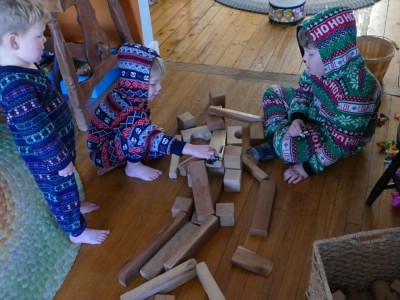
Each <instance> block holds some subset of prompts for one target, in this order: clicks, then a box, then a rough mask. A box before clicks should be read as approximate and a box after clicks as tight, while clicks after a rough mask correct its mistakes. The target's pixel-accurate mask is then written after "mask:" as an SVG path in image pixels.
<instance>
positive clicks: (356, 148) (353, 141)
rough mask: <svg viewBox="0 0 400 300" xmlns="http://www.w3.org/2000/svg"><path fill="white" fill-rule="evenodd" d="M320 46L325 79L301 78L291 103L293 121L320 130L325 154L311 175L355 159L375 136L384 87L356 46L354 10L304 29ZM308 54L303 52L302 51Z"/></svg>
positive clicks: (310, 165) (317, 19)
mask: <svg viewBox="0 0 400 300" xmlns="http://www.w3.org/2000/svg"><path fill="white" fill-rule="evenodd" d="M300 27H303V28H305V29H306V30H307V31H308V32H309V33H310V34H311V37H312V39H313V41H314V43H315V44H316V46H317V48H318V50H319V52H320V55H321V58H322V62H323V64H324V70H325V76H323V77H318V76H314V75H310V74H309V73H308V72H307V70H305V71H304V73H303V74H302V76H301V77H300V81H299V87H298V88H297V89H296V91H295V96H294V99H293V101H292V102H291V106H290V111H289V118H290V120H295V119H303V120H305V121H306V122H307V121H308V122H311V123H314V124H316V125H317V126H318V129H319V132H320V133H321V134H322V138H323V141H324V142H323V145H322V148H321V149H320V150H319V151H317V152H316V154H314V155H313V156H312V157H311V158H310V160H309V161H306V162H304V163H303V167H304V169H305V171H306V172H307V173H308V174H309V175H311V174H314V173H319V172H322V171H323V170H324V168H325V167H326V166H329V165H331V164H333V163H334V162H336V161H337V160H338V159H339V158H341V157H346V156H349V155H353V154H355V153H358V152H360V151H361V149H362V147H363V146H364V145H365V144H366V143H367V142H368V141H370V140H371V137H372V135H373V134H374V132H375V127H376V122H377V111H378V108H379V105H380V99H381V87H380V85H379V83H378V81H377V80H376V79H375V77H374V75H373V74H372V73H371V72H370V71H369V70H368V69H367V68H366V67H365V65H364V59H363V58H362V56H361V54H360V52H359V50H358V48H357V45H356V35H357V29H356V23H355V18H354V15H353V13H352V11H351V10H350V9H348V8H342V7H334V8H331V9H327V10H324V11H322V12H320V13H318V14H316V15H315V16H313V17H312V18H310V19H308V20H306V21H305V22H304V23H302V24H301V25H299V27H298V28H297V30H299V29H300ZM300 51H301V53H302V54H303V49H302V48H301V47H300Z"/></svg>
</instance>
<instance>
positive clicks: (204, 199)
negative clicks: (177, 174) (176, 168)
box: [189, 160, 215, 222]
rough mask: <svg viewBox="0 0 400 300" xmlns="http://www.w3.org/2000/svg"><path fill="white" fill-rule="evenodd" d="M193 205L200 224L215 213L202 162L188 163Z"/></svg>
mask: <svg viewBox="0 0 400 300" xmlns="http://www.w3.org/2000/svg"><path fill="white" fill-rule="evenodd" d="M189 174H190V177H191V183H192V191H193V199H194V205H195V208H196V212H197V218H198V219H199V221H200V222H202V221H204V220H206V219H207V218H208V216H209V215H213V214H214V213H215V207H214V204H213V201H212V197H211V191H210V184H209V182H208V175H207V169H206V165H205V163H204V161H203V160H199V161H194V162H190V163H189Z"/></svg>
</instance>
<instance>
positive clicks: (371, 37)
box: [357, 35, 398, 62]
mask: <svg viewBox="0 0 400 300" xmlns="http://www.w3.org/2000/svg"><path fill="white" fill-rule="evenodd" d="M363 40H373V41H379V42H383V43H385V44H386V45H388V46H389V47H390V48H392V52H391V53H390V54H388V55H386V56H383V57H378V58H364V60H365V61H366V62H380V61H387V60H391V59H392V58H393V57H395V56H396V55H397V54H398V51H397V49H396V48H397V47H396V45H395V43H394V42H393V41H392V40H390V39H389V38H387V37H384V36H377V35H359V36H357V44H358V43H359V42H360V41H363Z"/></svg>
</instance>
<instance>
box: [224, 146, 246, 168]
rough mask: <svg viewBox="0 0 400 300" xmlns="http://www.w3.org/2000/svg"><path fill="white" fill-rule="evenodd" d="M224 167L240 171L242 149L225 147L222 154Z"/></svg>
mask: <svg viewBox="0 0 400 300" xmlns="http://www.w3.org/2000/svg"><path fill="white" fill-rule="evenodd" d="M224 167H225V168H226V169H237V170H241V169H242V147H241V146H233V145H226V147H225V153H224Z"/></svg>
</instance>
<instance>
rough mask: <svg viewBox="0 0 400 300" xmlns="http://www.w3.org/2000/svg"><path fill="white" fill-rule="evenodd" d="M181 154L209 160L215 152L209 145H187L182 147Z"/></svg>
mask: <svg viewBox="0 0 400 300" xmlns="http://www.w3.org/2000/svg"><path fill="white" fill-rule="evenodd" d="M182 154H187V155H192V156H195V157H198V158H204V159H210V158H211V157H213V155H214V154H217V151H215V149H214V148H213V147H211V146H209V145H193V144H189V143H187V144H186V145H185V147H183V150H182Z"/></svg>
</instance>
